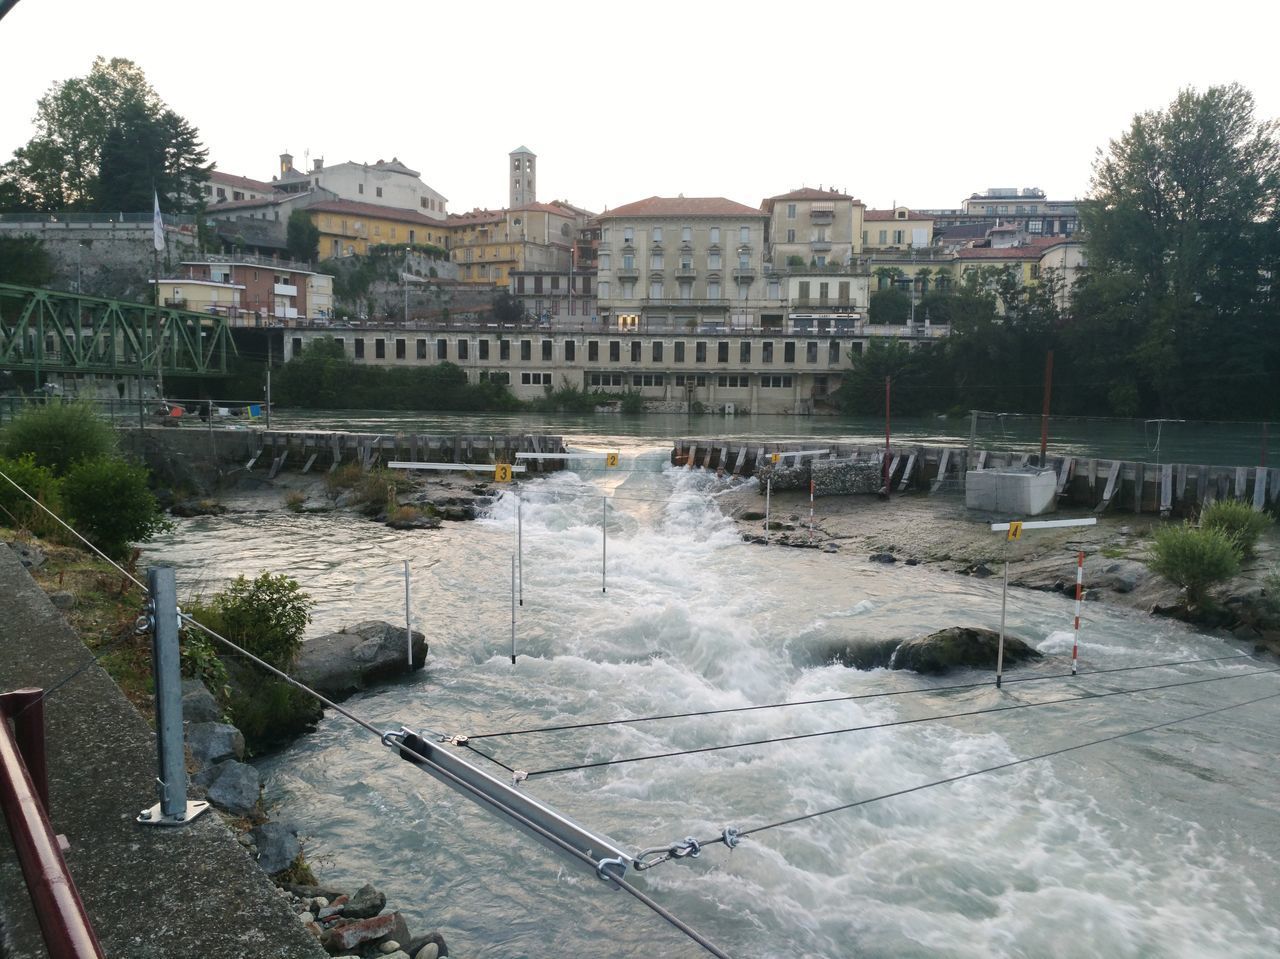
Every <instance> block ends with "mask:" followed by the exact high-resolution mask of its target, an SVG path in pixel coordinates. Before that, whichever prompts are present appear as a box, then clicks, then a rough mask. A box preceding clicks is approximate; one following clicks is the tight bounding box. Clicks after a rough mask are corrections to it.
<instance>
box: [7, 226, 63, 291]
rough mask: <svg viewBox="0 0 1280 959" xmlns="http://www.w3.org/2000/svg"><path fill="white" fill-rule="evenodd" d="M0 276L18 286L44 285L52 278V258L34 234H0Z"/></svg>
mask: <svg viewBox="0 0 1280 959" xmlns="http://www.w3.org/2000/svg"><path fill="white" fill-rule="evenodd" d="M0 277H3V278H4V279H3V282H5V283H16V284H18V285H19V286H44V285H45V284H46V283H48V282H49V281H50V280H52V279H53V260H52V259H51V258H50V256H49V251H48V250H46V249H45V246H44V243H43V242H42V241H41V240H40V239H39V238H38V237H34V236H0Z"/></svg>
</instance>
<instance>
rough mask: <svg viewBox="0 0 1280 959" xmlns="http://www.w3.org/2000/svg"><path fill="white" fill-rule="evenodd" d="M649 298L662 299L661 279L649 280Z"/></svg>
mask: <svg viewBox="0 0 1280 959" xmlns="http://www.w3.org/2000/svg"><path fill="white" fill-rule="evenodd" d="M649 299H651V300H660V299H662V281H661V280H651V281H650V282H649Z"/></svg>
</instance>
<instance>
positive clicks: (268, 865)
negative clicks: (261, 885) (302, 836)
mask: <svg viewBox="0 0 1280 959" xmlns="http://www.w3.org/2000/svg"><path fill="white" fill-rule="evenodd" d="M249 838H250V839H252V840H253V843H254V845H255V846H257V847H258V865H259V866H261V867H262V871H263V872H265V873H266V874H267V875H268V876H274V875H275V874H276V873H278V872H283V871H284V870H286V869H288V868H289V867H290V866H291V865H293V861H294V860H295V859H297V858H298V856H299V855H300V854H301V853H302V844H301V843H299V842H298V830H297V829H294V828H293V827H292V826H289V825H287V824H285V823H279V822H264V823H263V824H262V825H261V826H255V827H254V828H253V829H252V830H250V832H249Z"/></svg>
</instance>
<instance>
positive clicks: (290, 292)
mask: <svg viewBox="0 0 1280 959" xmlns="http://www.w3.org/2000/svg"><path fill="white" fill-rule="evenodd" d="M271 292H272V293H274V294H275V295H276V296H297V295H298V288H297V287H296V286H291V285H290V284H288V283H276V284H273V285H272V287H271Z"/></svg>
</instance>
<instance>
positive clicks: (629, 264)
mask: <svg viewBox="0 0 1280 959" xmlns="http://www.w3.org/2000/svg"><path fill="white" fill-rule="evenodd" d="M622 268H623V269H624V270H634V269H635V268H636V258H635V256H634V255H632V254H630V253H624V254H622Z"/></svg>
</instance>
